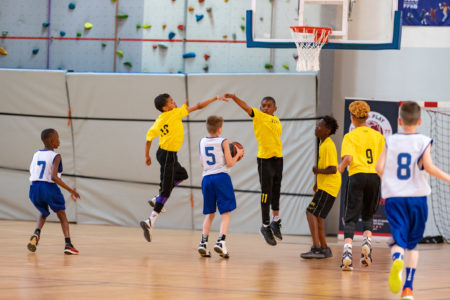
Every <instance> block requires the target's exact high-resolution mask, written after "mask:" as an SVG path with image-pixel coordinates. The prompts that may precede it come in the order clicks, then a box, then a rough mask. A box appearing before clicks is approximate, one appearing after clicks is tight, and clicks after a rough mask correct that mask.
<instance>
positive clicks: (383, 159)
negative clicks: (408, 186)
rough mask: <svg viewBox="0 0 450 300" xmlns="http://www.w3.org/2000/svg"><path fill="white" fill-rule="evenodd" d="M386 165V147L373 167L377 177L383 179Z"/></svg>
mask: <svg viewBox="0 0 450 300" xmlns="http://www.w3.org/2000/svg"><path fill="white" fill-rule="evenodd" d="M385 164H386V147H384V148H383V151H382V152H381V154H380V157H378V161H377V164H376V165H375V170H376V171H377V174H378V176H380V178H381V177H383V172H384V166H385Z"/></svg>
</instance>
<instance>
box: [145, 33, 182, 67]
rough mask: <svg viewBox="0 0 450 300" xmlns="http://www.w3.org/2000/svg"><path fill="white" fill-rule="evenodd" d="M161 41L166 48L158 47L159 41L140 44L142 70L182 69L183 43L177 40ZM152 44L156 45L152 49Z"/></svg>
mask: <svg viewBox="0 0 450 300" xmlns="http://www.w3.org/2000/svg"><path fill="white" fill-rule="evenodd" d="M164 39H167V37H164ZM162 43H163V45H166V46H167V48H161V47H159V46H158V45H159V44H160V42H144V43H143V44H142V72H146V73H148V72H151V73H155V72H161V73H166V72H168V73H178V72H182V71H183V44H182V43H179V42H162ZM154 45H157V46H158V47H157V48H156V49H153V46H154Z"/></svg>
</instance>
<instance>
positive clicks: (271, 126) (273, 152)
mask: <svg viewBox="0 0 450 300" xmlns="http://www.w3.org/2000/svg"><path fill="white" fill-rule="evenodd" d="M252 110H253V117H252V119H253V129H254V130H255V136H256V141H257V142H258V155H257V156H258V158H271V157H283V153H282V145H281V138H280V137H281V133H282V129H281V122H280V119H278V117H276V116H271V115H269V114H266V113H263V112H262V111H260V110H258V109H256V108H252Z"/></svg>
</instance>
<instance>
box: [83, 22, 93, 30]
mask: <svg viewBox="0 0 450 300" xmlns="http://www.w3.org/2000/svg"><path fill="white" fill-rule="evenodd" d="M91 28H92V24H91V23H89V22H86V23H84V29H87V30H89V29H91Z"/></svg>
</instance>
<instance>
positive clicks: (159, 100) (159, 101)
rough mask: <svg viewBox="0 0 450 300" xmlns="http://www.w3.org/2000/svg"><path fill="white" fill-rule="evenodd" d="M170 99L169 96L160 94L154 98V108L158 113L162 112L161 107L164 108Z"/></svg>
mask: <svg viewBox="0 0 450 300" xmlns="http://www.w3.org/2000/svg"><path fill="white" fill-rule="evenodd" d="M169 98H170V95H169V94H160V95H158V96H156V98H155V107H156V109H157V110H159V111H160V112H163V107H164V106H166V104H167V100H168V99H169Z"/></svg>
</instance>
